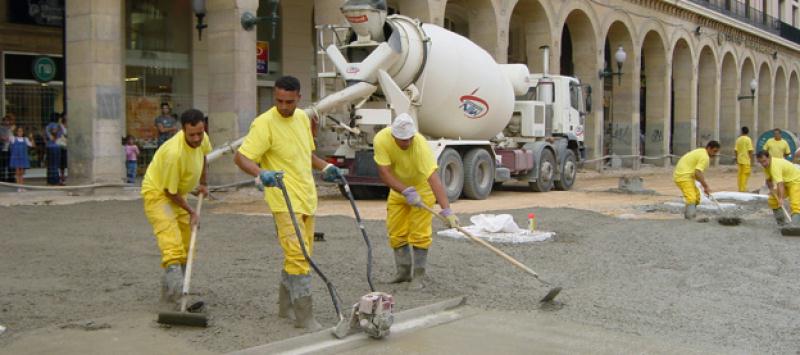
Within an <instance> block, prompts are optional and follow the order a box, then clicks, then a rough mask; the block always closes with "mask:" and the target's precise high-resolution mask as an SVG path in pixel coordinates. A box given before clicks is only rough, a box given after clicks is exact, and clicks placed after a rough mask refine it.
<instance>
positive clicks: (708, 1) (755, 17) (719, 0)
mask: <svg viewBox="0 0 800 355" xmlns="http://www.w3.org/2000/svg"><path fill="white" fill-rule="evenodd" d="M690 1H691V2H693V3H695V4H698V5H701V6H703V7H705V8H708V9H711V10H714V11H716V12H719V13H721V14H724V15H727V16H729V17H732V18H735V19H737V20H740V21H743V22H746V23H749V24H751V25H753V26H756V27H758V28H760V29H763V30H765V31H768V32H771V33H774V34H777V35H780V33H781V21H780V19H778V18H775V17H773V16H770V15H768V14H767V13H765V12H763V11H761V10H758V9H755V8H753V7H752V6H747V4H746V3H744V2H742V1H739V0H690Z"/></svg>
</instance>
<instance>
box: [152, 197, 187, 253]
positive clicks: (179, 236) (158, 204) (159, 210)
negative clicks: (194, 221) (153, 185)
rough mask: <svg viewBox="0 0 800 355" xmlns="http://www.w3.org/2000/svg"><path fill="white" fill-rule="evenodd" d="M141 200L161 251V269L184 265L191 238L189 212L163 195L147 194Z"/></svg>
mask: <svg viewBox="0 0 800 355" xmlns="http://www.w3.org/2000/svg"><path fill="white" fill-rule="evenodd" d="M143 199H144V214H145V215H146V216H147V220H148V221H150V225H152V226H153V234H154V235H155V236H156V241H157V242H158V248H159V249H161V267H163V268H166V267H167V266H169V265H172V264H185V263H186V256H187V255H188V254H187V253H188V252H189V241H190V239H191V237H192V227H191V225H190V224H189V223H190V221H189V212H186V210H184V209H183V208H181V206H178V205H176V204H175V203H174V202H172V200H170V199H169V198H168V197H167V196H166V195H164V194H159V193H148V194H146V195H145V196H144V198H143Z"/></svg>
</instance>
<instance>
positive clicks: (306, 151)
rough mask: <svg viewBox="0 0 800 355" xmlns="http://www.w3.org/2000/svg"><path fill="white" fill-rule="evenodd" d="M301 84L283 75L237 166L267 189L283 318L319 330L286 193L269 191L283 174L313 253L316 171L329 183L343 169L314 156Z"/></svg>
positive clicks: (308, 275) (252, 128)
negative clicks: (278, 252) (278, 253)
mask: <svg viewBox="0 0 800 355" xmlns="http://www.w3.org/2000/svg"><path fill="white" fill-rule="evenodd" d="M299 100H300V82H299V81H298V80H297V78H295V77H291V76H284V77H281V78H279V79H278V80H277V81H276V82H275V91H274V103H275V106H274V107H272V108H271V109H270V110H268V111H267V112H265V113H263V114H261V115H260V116H258V117H256V119H255V120H253V122H252V123H251V124H250V131H249V132H248V133H247V136H245V138H244V142H243V144H242V146H241V147H239V150H238V151H237V152H236V154H235V157H234V162H235V163H236V165H237V166H239V168H240V169H242V171H244V172H245V173H247V174H249V175H251V176H254V177H255V181H256V186H259V187H260V188H259V189H263V190H264V199H265V200H266V201H267V204H268V205H269V208H270V210H271V211H272V217H273V220H274V222H275V226H276V229H277V233H278V239H279V242H280V245H281V248H282V249H283V257H284V258H283V270H282V271H281V282H280V285H279V287H278V316H279V317H281V318H290V319H291V318H294V320H295V324H294V326H295V327H296V328H305V329H307V330H311V331H313V330H317V329H319V328H320V324H319V323H318V322H317V321H316V320H315V319H314V313H313V303H312V299H311V268H310V266H309V263H308V262H307V261H306V259H305V257H304V256H303V252H302V249H301V247H300V243H299V241H298V239H297V235H296V233H295V229H294V226H293V224H292V219H291V216H290V215H289V209H288V208H287V206H286V202H285V201H284V198H283V194H282V192H281V190H279V189H275V188H269V189H264V188H263V187H264V186H267V187H274V186H277V174H278V173H279V172H282V173H283V174H284V177H283V181H284V185H285V186H286V189H287V190H288V194H289V198H290V200H291V203H292V208H293V210H294V213H295V214H296V216H297V223H298V227H299V229H300V233H301V234H302V236H301V237H302V238H303V241H304V244H305V246H306V249H307V251H308V254H309V255H312V254H313V250H314V244H313V241H314V238H313V236H314V213H315V212H316V210H317V191H316V186H315V184H314V176H313V174H312V168H314V169H318V170H323V178H324V179H325V180H326V181H334V180H335V179H337V178H339V177H340V176H341V172H340V171H339V169H338V168H336V167H335V166H333V165H332V164H328V163H326V162H325V161H324V160H322V159H320V158H319V157H317V156H316V155H314V153H313V152H314V150H315V149H316V146H315V145H314V137H313V135H312V132H311V122H310V121H309V118H308V116H307V115H306V113H305V112H304V111H303V110H297V109H296V108H297V104H298V102H299Z"/></svg>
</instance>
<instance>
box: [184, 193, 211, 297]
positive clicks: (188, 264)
mask: <svg viewBox="0 0 800 355" xmlns="http://www.w3.org/2000/svg"><path fill="white" fill-rule="evenodd" d="M204 196H205V195H203V194H200V196H199V198H198V199H197V208H196V209H195V210H196V211H197V216H198V217H200V210H201V209H202V208H203V197H204ZM199 225H200V221H198V222H197V224H195V225H193V226H192V237H191V238H190V239H189V256H188V257H187V258H186V274H185V275H183V291H182V292H181V312H186V302H187V300H188V297H187V296H189V283H191V282H192V262H193V261H194V243H195V241H196V240H197V227H198V226H199Z"/></svg>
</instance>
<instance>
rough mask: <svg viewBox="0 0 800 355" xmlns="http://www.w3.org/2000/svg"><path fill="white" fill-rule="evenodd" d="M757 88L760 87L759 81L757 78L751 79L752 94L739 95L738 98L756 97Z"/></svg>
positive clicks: (750, 98)
mask: <svg viewBox="0 0 800 355" xmlns="http://www.w3.org/2000/svg"><path fill="white" fill-rule="evenodd" d="M756 89H758V81H756V78H753V80H751V81H750V95H739V96H738V97H737V98H736V99H737V100H739V101H741V100H752V99H755V98H756Z"/></svg>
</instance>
